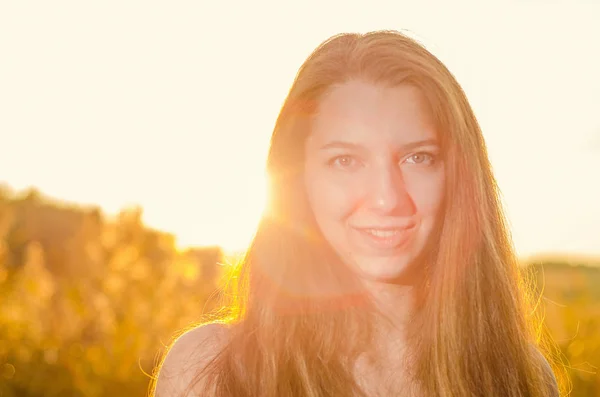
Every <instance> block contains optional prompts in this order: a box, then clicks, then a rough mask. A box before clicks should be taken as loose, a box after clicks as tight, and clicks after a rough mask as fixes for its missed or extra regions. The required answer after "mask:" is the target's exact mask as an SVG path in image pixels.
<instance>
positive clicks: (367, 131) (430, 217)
mask: <svg viewBox="0 0 600 397" xmlns="http://www.w3.org/2000/svg"><path fill="white" fill-rule="evenodd" d="M305 150H306V152H305V174H304V175H305V185H306V190H307V195H308V200H309V203H310V206H311V208H312V210H313V213H314V216H315V219H316V222H317V225H318V227H319V229H320V231H321V233H322V234H323V236H324V237H325V239H326V240H327V241H328V242H329V244H330V245H331V246H332V247H333V249H334V250H335V251H336V252H337V254H338V255H339V256H340V257H341V258H342V260H343V261H344V262H345V263H346V264H347V265H348V266H350V267H351V268H353V269H354V270H355V271H356V272H357V273H358V274H359V276H361V277H363V278H367V279H370V280H378V281H393V280H397V279H400V278H402V276H403V274H405V270H406V269H407V268H408V267H409V266H410V264H411V263H413V262H415V259H416V258H417V257H418V256H419V255H420V254H421V253H422V252H423V250H424V249H425V248H426V244H427V242H428V240H429V239H430V238H431V237H432V235H433V230H434V227H435V226H436V225H435V224H436V221H437V219H438V218H439V216H440V212H441V208H442V201H443V196H444V164H443V163H442V159H441V156H440V154H441V153H440V147H439V143H438V141H437V134H436V131H435V128H434V122H433V120H432V117H431V115H430V113H429V110H428V108H427V106H426V104H425V101H424V98H422V96H421V94H420V92H419V91H418V90H417V89H416V88H414V87H412V86H409V85H402V86H398V87H394V88H387V87H384V86H379V85H374V84H370V83H366V82H362V81H358V80H354V81H349V82H347V83H345V84H343V85H339V86H334V87H333V88H332V89H331V90H330V91H329V92H328V94H326V95H325V96H324V97H323V99H322V100H321V102H320V104H319V108H318V112H317V113H316V115H315V117H314V120H313V123H312V126H311V133H310V136H309V138H308V139H307V142H306V148H305Z"/></svg>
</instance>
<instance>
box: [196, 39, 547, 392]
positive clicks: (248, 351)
mask: <svg viewBox="0 0 600 397" xmlns="http://www.w3.org/2000/svg"><path fill="white" fill-rule="evenodd" d="M350 79H362V80H364V81H367V82H371V83H375V84H382V85H386V86H390V87H393V86H397V85H399V84H411V85H413V86H415V87H417V88H419V89H420V91H421V92H422V94H423V95H424V96H425V98H426V99H427V102H428V104H429V106H430V108H431V109H430V110H431V112H432V114H433V116H434V119H435V121H436V123H437V128H438V131H439V134H440V139H441V142H442V147H443V150H444V153H445V172H446V184H447V185H446V190H445V192H446V198H445V202H446V206H445V211H444V216H443V220H442V222H441V224H440V225H441V226H440V230H439V233H438V235H437V236H438V238H437V240H436V243H437V244H436V245H435V249H432V250H429V252H430V257H429V258H428V261H427V263H428V267H427V272H426V273H427V274H426V276H425V277H424V278H423V279H424V283H423V285H422V286H421V287H420V288H419V291H420V292H421V294H420V298H419V300H418V313H417V315H416V316H415V318H414V319H413V320H412V324H411V328H413V329H418V330H419V333H418V334H414V335H413V338H412V339H411V346H410V349H411V352H412V355H411V357H412V358H413V361H414V363H413V365H414V373H413V374H412V376H413V378H414V379H413V380H414V382H415V384H417V385H418V388H419V390H421V392H422V393H423V394H424V395H430V396H486V397H493V396H497V397H510V396H515V397H516V396H533V397H535V396H544V395H547V390H548V389H547V382H548V379H547V376H545V371H544V368H543V367H544V364H543V362H542V360H540V358H539V355H538V353H537V350H536V349H535V348H533V349H532V346H534V347H535V346H536V343H537V339H536V338H537V335H536V332H535V330H534V328H533V326H532V325H533V324H532V321H531V318H530V316H529V306H528V305H527V300H526V294H525V291H524V290H523V284H522V282H521V279H520V275H519V269H518V264H517V260H516V255H515V252H514V251H513V246H512V243H511V241H510V237H509V233H508V228H507V225H506V222H505V218H504V215H503V213H502V207H501V203H500V201H499V191H498V188H497V185H496V181H495V179H494V176H493V174H492V170H491V166H490V162H489V160H488V155H487V151H486V146H485V143H484V139H483V136H482V133H481V130H480V127H479V125H478V123H477V121H476V118H475V116H474V114H473V111H472V109H471V107H470V105H469V103H468V101H467V98H466V96H465V94H464V92H463V91H462V89H461V87H460V86H459V84H458V82H457V81H456V79H455V78H454V77H453V76H452V74H451V73H450V72H449V71H448V69H447V68H446V67H445V66H444V65H443V64H442V63H441V62H440V61H439V60H438V59H437V58H436V57H435V56H434V55H432V54H431V53H430V52H429V51H427V50H426V49H425V48H424V47H423V46H422V45H420V44H419V43H417V42H416V41H415V40H413V39H411V38H409V37H407V36H405V35H403V34H400V33H398V32H395V31H378V32H371V33H367V34H340V35H337V36H334V37H332V38H330V39H328V40H327V41H325V42H324V43H323V44H321V45H320V46H319V47H318V48H317V49H316V50H315V51H314V52H313V53H312V54H311V55H310V56H309V58H308V59H307V60H306V61H305V63H304V64H303V65H302V67H301V68H300V70H299V72H298V74H297V76H296V79H295V81H294V83H293V85H292V87H291V89H290V91H289V94H288V96H287V99H286V101H285V103H284V105H283V107H282V109H281V112H280V114H279V117H278V119H277V122H276V125H275V128H274V131H273V135H272V140H271V147H270V152H269V156H268V162H267V168H268V173H269V175H270V178H271V190H270V203H269V205H268V208H269V210H268V211H267V212H266V213H265V215H264V217H263V219H262V221H261V223H260V224H259V227H258V230H257V233H256V235H255V238H254V240H253V242H252V244H251V246H250V248H249V250H248V251H247V255H246V257H245V259H244V260H243V263H242V264H241V267H240V269H239V271H238V273H237V274H236V276H235V281H236V284H235V293H234V295H233V296H234V298H235V299H234V302H233V303H232V304H231V305H230V307H229V309H231V310H230V311H229V313H230V314H231V316H230V318H228V321H229V322H230V323H231V327H230V336H229V343H228V344H227V346H226V347H225V348H224V349H223V350H222V351H221V353H220V354H219V355H218V356H217V358H216V359H215V360H214V361H213V362H212V363H211V365H210V366H209V367H207V368H206V369H205V372H204V373H203V375H202V376H205V377H208V380H209V381H210V382H211V384H212V386H213V387H214V390H216V396H220V397H221V396H222V397H225V396H226V397H232V396H236V397H243V396H265V397H286V396H289V397H292V396H308V397H322V396H359V395H364V392H363V391H362V390H360V388H359V387H358V385H357V383H356V381H355V379H354V377H353V375H352V371H351V368H352V363H353V360H354V359H355V358H356V356H357V354H358V353H359V352H360V349H361V348H362V349H365V348H368V346H369V341H370V340H371V338H370V335H371V330H370V324H371V321H370V319H371V318H370V316H371V314H369V313H371V311H370V310H368V308H369V307H370V306H369V302H368V300H367V299H364V296H363V295H361V294H360V293H359V292H357V290H356V289H355V288H354V287H353V285H354V284H353V281H352V280H351V278H350V277H349V276H348V275H346V274H344V272H340V271H339V269H340V267H339V264H338V260H337V259H336V256H335V255H334V254H333V253H332V252H331V250H330V249H329V248H328V247H327V244H324V243H323V241H322V239H321V238H320V236H319V235H318V233H317V232H315V228H314V222H313V220H312V218H311V216H312V215H311V212H310V208H308V205H307V202H306V198H305V194H304V191H303V187H302V183H301V180H302V178H301V174H302V162H303V155H304V142H305V139H306V138H307V136H308V134H309V132H310V121H311V116H312V115H313V114H314V113H315V111H316V110H317V108H318V103H319V99H320V98H321V97H322V96H323V95H324V94H326V93H327V91H328V90H329V89H330V88H331V87H332V86H333V85H335V84H342V83H344V82H346V81H348V80H350ZM345 273H348V272H345ZM332 285H336V287H335V288H332V287H331V286H332ZM324 291H326V292H324Z"/></svg>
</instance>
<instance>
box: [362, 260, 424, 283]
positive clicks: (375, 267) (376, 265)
mask: <svg viewBox="0 0 600 397" xmlns="http://www.w3.org/2000/svg"><path fill="white" fill-rule="evenodd" d="M353 267H354V268H355V270H356V271H357V273H358V274H357V275H358V276H359V277H360V278H361V279H364V280H365V281H371V282H373V281H375V282H380V283H386V284H403V285H405V284H413V283H414V282H415V281H416V276H417V274H418V273H419V272H418V270H419V266H418V265H417V263H416V262H415V261H414V260H413V259H412V258H410V257H405V256H401V257H391V258H381V257H379V258H372V257H371V258H369V257H361V258H359V259H358V258H357V259H356V260H355V262H354V264H353Z"/></svg>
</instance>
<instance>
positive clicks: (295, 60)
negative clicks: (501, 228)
mask: <svg viewBox="0 0 600 397" xmlns="http://www.w3.org/2000/svg"><path fill="white" fill-rule="evenodd" d="M599 20H600V1H596V0H498V1H494V0H489V1H485V2H483V1H480V0H452V1H445V0H439V1H436V0H419V1H413V0H411V1H408V0H406V1H404V0H369V1H366V0H362V1H360V0H328V1H321V0H303V1H289V2H288V1H283V0H273V1H268V0H254V1H245V0H232V1H224V0H223V1H205V0H173V1H168V2H167V1H164V2H158V1H149V0H103V1H96V2H91V1H80V0H53V1H42V0H39V1H34V0H18V1H11V0H0V186H1V188H0V397H14V396H25V397H41V396H49V397H59V396H86V397H87V396H90V397H96V396H98V397H99V396H110V397H114V396H142V395H143V394H144V393H145V390H146V388H147V385H148V381H149V375H148V373H150V372H151V371H152V369H153V366H154V364H155V362H156V360H157V359H158V357H160V354H162V351H163V347H164V346H165V345H166V344H168V343H169V342H170V341H171V337H172V336H173V335H174V333H176V332H178V331H179V330H181V329H182V328H183V327H185V326H187V325H189V324H191V323H193V322H194V321H197V320H199V319H200V317H201V315H202V314H203V313H206V312H208V311H210V309H211V308H213V307H214V305H216V304H218V300H210V299H209V297H211V296H213V295H214V291H215V290H216V288H218V286H219V284H220V283H221V282H222V276H223V272H226V270H227V269H228V265H227V263H229V262H233V261H235V256H236V255H237V253H239V252H240V251H241V250H243V248H244V247H245V246H246V245H247V243H248V242H249V240H250V238H251V236H252V233H253V231H254V228H255V227H256V223H257V221H258V219H259V216H260V213H261V211H262V209H263V205H264V198H265V183H264V180H265V178H264V173H263V169H264V160H265V154H266V152H267V147H268V146H267V145H268V140H269V136H270V133H271V131H272V127H273V124H274V121H275V118H276V117H277V113H278V111H279V109H280V106H281V103H282V101H283V100H284V98H285V95H286V93H287V90H288V89H289V87H290V85H291V83H292V81H293V78H294V76H295V74H296V71H297V69H298V67H299V66H300V64H301V63H302V62H303V61H304V59H305V58H306V57H307V56H308V55H309V54H310V52H311V51H312V50H313V49H314V48H315V47H316V46H317V45H318V44H319V43H320V42H321V41H323V40H324V39H325V38H327V37H329V36H331V35H333V34H335V33H339V32H348V31H358V32H366V31H369V30H376V29H386V28H389V29H397V30H401V31H404V32H405V33H406V34H408V35H410V36H412V37H414V38H416V39H417V40H419V41H420V42H422V43H423V44H424V45H425V46H426V47H427V48H428V49H429V50H430V51H431V52H433V53H434V54H435V55H436V56H438V57H439V58H440V59H441V60H442V61H443V62H444V63H445V64H446V65H447V66H448V67H449V69H450V70H451V71H452V72H453V73H454V74H455V76H456V77H457V79H458V81H459V82H460V83H461V85H462V86H463V87H464V90H465V92H466V94H467V96H468V97H469V100H470V101H471V104H472V106H473V109H474V111H475V114H476V115H477V118H478V120H479V122H480V123H481V126H482V129H483V131H484V135H485V138H486V142H487V144H488V148H489V154H490V157H491V161H492V164H493V166H494V171H495V173H496V176H497V178H498V183H499V185H500V188H501V190H502V194H503V203H504V206H505V209H506V213H507V215H508V218H509V221H510V227H511V232H512V235H513V239H514V242H515V247H516V249H517V252H518V254H519V256H520V258H522V262H523V269H527V273H528V274H533V275H534V276H535V277H534V285H533V287H534V288H535V290H536V291H537V293H538V294H543V295H541V296H543V297H542V299H541V300H540V303H541V304H540V307H539V309H540V310H541V311H542V312H545V321H546V325H547V327H548V328H549V329H550V331H551V334H552V336H553V338H554V339H555V340H556V342H557V343H558V344H559V346H560V348H561V351H562V354H563V356H564V361H565V365H566V369H567V371H568V374H569V376H570V377H571V380H572V384H573V392H572V395H573V396H575V397H577V396H582V397H588V396H596V397H600V375H599V374H598V373H599V371H600V230H599V225H600V182H598V181H599V179H600V78H599V77H598V71H599V70H600V51H598V50H597V49H598V48H600V23H598V21H599ZM32 187H33V188H32ZM142 208H143V211H142V210H141V209H142ZM194 247H196V248H194ZM218 263H225V264H224V265H218ZM531 264H533V265H532V266H533V267H529V266H531ZM529 270H531V272H530V271H529Z"/></svg>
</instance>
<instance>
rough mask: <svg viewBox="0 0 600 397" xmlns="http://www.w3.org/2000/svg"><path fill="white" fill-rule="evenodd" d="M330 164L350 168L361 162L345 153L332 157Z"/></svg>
mask: <svg viewBox="0 0 600 397" xmlns="http://www.w3.org/2000/svg"><path fill="white" fill-rule="evenodd" d="M329 165H330V166H332V167H338V168H343V169H350V168H355V167H356V166H358V165H359V162H358V160H356V159H355V158H354V157H352V156H346V155H344V156H337V157H334V158H332V159H331V160H330V161H329Z"/></svg>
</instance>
